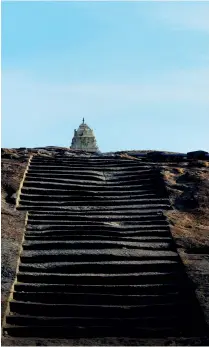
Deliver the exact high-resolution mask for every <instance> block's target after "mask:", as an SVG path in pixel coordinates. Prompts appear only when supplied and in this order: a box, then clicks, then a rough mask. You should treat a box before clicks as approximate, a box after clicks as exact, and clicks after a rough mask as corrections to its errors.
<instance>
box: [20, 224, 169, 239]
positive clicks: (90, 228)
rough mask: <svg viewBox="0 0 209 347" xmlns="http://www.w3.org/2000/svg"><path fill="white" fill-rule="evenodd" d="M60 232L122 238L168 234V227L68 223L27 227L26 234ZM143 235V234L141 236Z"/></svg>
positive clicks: (163, 225)
mask: <svg viewBox="0 0 209 347" xmlns="http://www.w3.org/2000/svg"><path fill="white" fill-rule="evenodd" d="M49 231H51V232H52V231H53V232H56V233H58V232H61V233H64V232H65V233H68V234H69V235H76V234H77V235H80V234H88V235H91V234H93V235H94V234H100V235H110V236H113V235H124V236H130V235H135V236H137V235H139V236H140V235H148V234H150V233H156V232H169V226H167V225H165V224H162V225H155V224H154V223H153V224H149V223H147V224H141V225H138V224H134V223H133V224H132V225H131V223H130V224H129V226H128V225H127V226H125V227H123V226H121V228H120V226H115V227H114V226H111V224H110V225H106V226H105V225H104V226H103V225H99V224H98V223H95V225H93V224H92V225H91V224H89V223H83V224H75V223H71V224H70V223H69V224H64V225H59V224H55V225H54V224H52V225H49V224H45V225H39V224H34V225H30V224H28V225H27V229H26V233H27V232H41V233H43V232H49ZM142 233H143V234H142Z"/></svg>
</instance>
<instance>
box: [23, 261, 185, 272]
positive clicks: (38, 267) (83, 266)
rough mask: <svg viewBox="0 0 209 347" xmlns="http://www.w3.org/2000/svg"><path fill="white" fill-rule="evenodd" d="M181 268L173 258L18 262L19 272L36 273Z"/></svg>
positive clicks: (169, 269) (147, 270)
mask: <svg viewBox="0 0 209 347" xmlns="http://www.w3.org/2000/svg"><path fill="white" fill-rule="evenodd" d="M177 270H182V264H181V263H179V262H178V261H175V260H149V261H142V260H141V261H131V260H129V261H120V262H119V261H111V262H97V263H94V262H60V263H59V262H58V263H56V262H55V263H34V264H31V263H20V265H19V271H20V272H38V273H42V272H45V273H60V274H68V273H71V274H73V273H82V272H84V273H85V272H92V273H101V272H102V273H114V272H115V273H124V272H126V271H127V273H128V272H129V271H130V272H136V271H142V272H143V271H145V272H155V271H164V272H166V271H168V272H171V271H177Z"/></svg>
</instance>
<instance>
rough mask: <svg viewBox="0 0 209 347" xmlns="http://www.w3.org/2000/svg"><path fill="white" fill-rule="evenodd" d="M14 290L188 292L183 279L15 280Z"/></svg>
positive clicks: (138, 293)
mask: <svg viewBox="0 0 209 347" xmlns="http://www.w3.org/2000/svg"><path fill="white" fill-rule="evenodd" d="M14 290H15V291H19V292H36V293H39V292H41V293H44V292H45V293H48V292H51V293H58V292H59V293H71V294H72V293H74V294H77V293H87V294H92V293H95V294H111V295H113V294H116V295H131V294H132V295H134V294H136V295H156V294H159V295H163V294H168V293H175V292H178V291H181V292H182V293H183V292H185V293H188V288H187V286H186V285H185V281H182V283H180V282H178V283H177V282H173V283H168V284H166V283H159V282H158V283H154V284H153V283H147V284H128V283H126V284H125V285H119V284H115V285H103V284H99V285H92V284H87V285H85V284H84V285H83V284H69V283H65V284H49V283H48V284H46V283H21V282H15V284H14Z"/></svg>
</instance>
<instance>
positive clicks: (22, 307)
mask: <svg viewBox="0 0 209 347" xmlns="http://www.w3.org/2000/svg"><path fill="white" fill-rule="evenodd" d="M182 305H183V307H184V309H188V311H191V310H190V309H189V306H188V305H186V303H185V302H184V301H182V302H181V301H179V302H177V301H173V300H171V302H170V303H166V304H155V305H154V304H150V305H149V304H148V305H135V306H129V305H122V306H119V305H98V306H97V305H76V304H75V305H73V304H72V305H70V304H57V305H53V304H41V305H40V304H39V303H33V302H23V301H15V300H12V301H11V302H10V309H11V312H14V313H18V314H24V315H38V316H41V315H44V316H49V317H68V316H69V315H70V316H71V317H79V316H80V317H88V316H89V313H90V312H91V317H101V318H102V317H108V318H109V317H112V318H113V317H121V318H122V317H124V318H125V317H129V318H132V317H138V316H141V317H143V316H146V317H149V316H150V315H160V316H165V315H166V316H167V315H169V313H170V314H171V315H172V314H176V313H178V311H180V310H181V311H183V310H182V309H181V306H182Z"/></svg>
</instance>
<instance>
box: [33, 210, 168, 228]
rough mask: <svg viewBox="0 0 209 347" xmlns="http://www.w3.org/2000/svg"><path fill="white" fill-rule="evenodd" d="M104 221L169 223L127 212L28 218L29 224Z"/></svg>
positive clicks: (159, 218) (45, 215) (164, 220)
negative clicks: (124, 213)
mask: <svg viewBox="0 0 209 347" xmlns="http://www.w3.org/2000/svg"><path fill="white" fill-rule="evenodd" d="M102 221H104V222H105V221H108V222H111V221H112V222H114V221H116V222H119V221H132V222H134V221H135V222H139V224H143V223H144V224H147V225H149V224H150V223H153V224H154V225H157V224H159V225H162V224H165V225H168V223H167V221H166V219H165V218H163V217H160V216H159V217H158V218H157V217H156V218H154V217H153V218H152V217H150V219H149V216H146V215H140V214H138V213H134V212H133V213H128V212H126V215H123V213H121V214H119V213H118V214H115V215H113V214H110V213H108V214H107V215H105V214H103V215H99V214H97V215H96V214H91V213H89V215H82V214H78V215H76V214H73V213H72V214H69V215H67V214H66V215H60V216H58V215H54V216H50V215H47V214H43V215H38V216H35V215H34V216H30V215H29V217H28V224H53V223H54V224H60V225H61V224H68V222H69V224H71V223H73V222H75V224H76V222H84V223H88V222H89V223H94V222H102Z"/></svg>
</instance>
